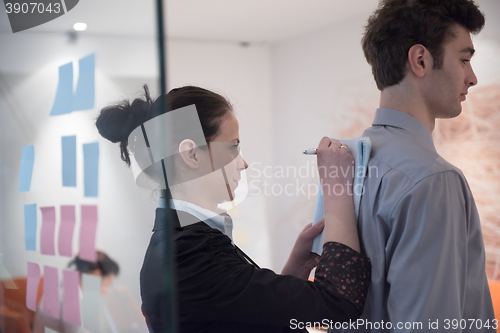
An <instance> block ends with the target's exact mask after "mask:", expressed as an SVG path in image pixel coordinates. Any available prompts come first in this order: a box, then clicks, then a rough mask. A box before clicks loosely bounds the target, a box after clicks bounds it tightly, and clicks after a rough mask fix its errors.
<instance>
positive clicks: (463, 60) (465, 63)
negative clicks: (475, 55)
mask: <svg viewBox="0 0 500 333" xmlns="http://www.w3.org/2000/svg"><path fill="white" fill-rule="evenodd" d="M462 62H463V63H464V65H467V63H468V62H470V60H469V59H462Z"/></svg>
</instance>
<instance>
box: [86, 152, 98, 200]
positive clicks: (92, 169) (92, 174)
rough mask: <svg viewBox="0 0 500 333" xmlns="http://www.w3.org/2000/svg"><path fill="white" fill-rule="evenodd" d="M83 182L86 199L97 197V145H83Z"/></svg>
mask: <svg viewBox="0 0 500 333" xmlns="http://www.w3.org/2000/svg"><path fill="white" fill-rule="evenodd" d="M83 181H84V184H83V185H84V194H85V196H86V197H97V192H98V181H99V143H97V142H93V143H86V144H84V145H83Z"/></svg>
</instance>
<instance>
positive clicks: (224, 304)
mask: <svg viewBox="0 0 500 333" xmlns="http://www.w3.org/2000/svg"><path fill="white" fill-rule="evenodd" d="M145 91H146V98H145V100H142V99H136V100H134V101H133V103H132V104H130V103H129V102H128V101H125V102H123V103H122V104H120V105H115V106H110V107H107V108H105V109H103V110H102V111H101V114H100V116H99V118H98V119H97V122H96V125H97V128H98V129H99V133H100V134H101V135H102V136H103V137H104V138H107V139H109V140H110V141H112V142H120V147H121V156H122V159H123V160H124V161H125V162H126V163H127V164H129V165H130V161H131V160H130V156H129V151H128V149H127V147H128V145H129V137H131V133H133V131H134V130H137V129H138V128H142V131H143V132H144V137H145V140H146V137H147V140H146V141H147V142H148V144H147V146H148V150H149V152H150V155H152V153H151V150H154V149H152V148H150V145H151V142H152V141H154V140H155V139H156V138H151V137H152V135H151V133H146V132H147V131H146V127H147V128H150V127H151V126H149V122H148V121H151V120H152V119H154V118H155V117H157V116H158V115H160V114H163V113H164V112H162V110H161V109H160V105H161V104H160V100H161V99H162V98H164V97H163V96H162V97H160V98H159V99H158V100H156V101H153V100H152V99H151V98H150V97H149V93H148V90H147V87H145ZM166 102H167V110H169V111H168V112H167V114H166V115H168V114H169V113H170V112H171V110H176V111H175V112H177V113H179V114H182V112H181V111H186V112H188V109H187V107H188V106H189V105H193V104H194V105H195V106H196V112H197V116H198V118H199V122H200V125H201V128H202V131H203V138H202V139H199V138H196V139H192V138H190V135H188V134H186V135H184V136H182V135H180V136H178V137H175V135H174V139H171V140H169V142H170V145H171V147H173V148H174V149H175V154H174V155H173V156H170V157H169V158H166V159H165V163H164V164H163V170H165V169H167V170H171V172H170V174H169V175H168V183H169V185H171V186H170V190H171V193H170V196H171V198H172V200H170V206H171V207H172V208H173V211H174V212H175V214H172V221H171V223H173V225H174V244H175V254H174V257H175V262H176V276H177V281H176V282H177V292H178V295H177V298H178V314H179V325H180V331H181V332H217V333H223V332H259V333H262V332H288V331H289V330H290V329H291V328H294V324H293V323H294V322H295V323H299V322H319V321H322V320H324V319H327V320H333V321H334V322H337V321H346V320H349V319H355V318H357V317H358V316H359V315H360V314H361V312H362V309H363V305H364V301H365V297H366V291H367V288H368V284H369V279H370V277H369V274H370V264H369V260H368V258H366V257H364V256H362V255H361V254H359V250H360V247H359V241H358V235H357V229H356V221H355V214H354V207H353V201H352V197H351V196H349V193H352V191H344V194H342V195H341V196H335V195H334V194H333V193H331V192H330V191H328V189H329V188H334V187H335V185H336V184H342V185H345V186H349V185H348V184H349V182H350V183H351V184H352V177H351V178H350V179H349V177H347V178H342V175H340V177H336V178H330V177H328V176H329V173H328V172H327V168H326V167H327V166H331V165H338V166H340V167H350V166H351V167H352V161H353V157H352V156H351V155H350V154H349V153H348V150H347V149H341V144H340V142H338V141H334V142H331V141H330V139H328V138H323V139H322V140H321V142H320V143H319V146H318V156H317V157H318V166H319V167H320V168H319V171H320V178H321V181H322V183H323V189H324V194H325V195H324V197H325V199H324V204H325V221H322V222H321V223H318V224H316V225H314V226H311V225H308V226H306V227H305V228H304V230H303V231H302V232H301V234H300V235H299V237H298V239H297V241H296V243H295V246H294V248H293V250H292V253H291V255H290V258H289V259H288V261H287V263H286V265H285V267H284V268H283V271H282V274H281V275H278V274H276V273H274V272H273V271H271V270H268V269H261V268H259V267H258V266H257V265H256V264H255V263H254V262H253V261H252V260H251V259H250V258H248V256H247V255H246V254H244V253H243V252H242V251H241V250H240V249H239V248H238V247H237V246H236V245H234V244H233V243H232V239H231V230H232V221H231V219H230V217H229V216H228V215H227V214H224V213H221V212H220V211H219V210H218V208H217V204H219V203H221V202H223V201H230V200H233V199H234V190H235V189H236V187H237V186H238V180H239V179H240V173H241V171H243V170H244V169H246V168H247V167H248V165H247V163H246V161H245V160H244V159H243V158H242V157H241V155H239V133H238V121H237V119H236V117H235V116H234V114H233V110H232V107H231V105H230V104H229V102H228V101H227V100H226V99H225V98H223V97H222V96H220V95H218V94H215V93H213V92H211V91H208V90H205V89H202V88H198V87H191V86H187V87H182V88H178V89H174V90H172V91H170V92H169V93H168V94H167V96H166ZM181 108H183V109H181ZM184 108H185V109H184ZM172 119H179V118H172ZM173 122H175V123H174V124H173V126H174V128H173V129H172V131H173V132H175V131H177V132H180V133H181V134H182V133H188V132H189V131H190V130H191V129H182V130H181V131H178V130H177V127H178V126H180V127H182V123H183V122H182V121H176V120H173ZM142 124H144V125H142ZM193 126H194V125H193ZM194 127H196V126H194ZM169 134H170V133H169ZM193 135H194V134H193ZM137 140H138V139H137V138H136V139H133V141H134V143H133V144H134V145H135V146H134V149H137V146H138V144H137ZM131 141H132V140H131ZM134 154H137V155H140V154H141V152H137V151H134ZM166 155H168V154H166ZM151 160H153V158H151ZM141 163H142V164H144V162H139V164H141ZM162 163H163V160H162ZM145 166H146V167H147V168H145V170H146V173H148V175H149V176H150V178H152V179H155V180H156V181H157V182H161V179H159V178H158V174H154V173H155V172H154V171H153V169H154V168H152V167H148V166H147V165H145ZM221 180H222V182H221ZM221 184H222V185H221ZM165 206H166V200H163V201H160V208H158V209H157V210H156V221H155V227H154V229H153V231H154V233H153V236H152V238H151V242H150V245H149V247H148V250H147V253H146V257H145V259H144V264H143V268H142V271H141V295H142V300H143V305H142V309H143V313H144V314H145V317H146V320H147V322H148V325H149V327H150V330H151V332H163V331H165V313H166V311H167V309H166V305H165V294H164V287H163V284H162V282H163V278H162V268H161V263H162V262H163V258H164V257H163V255H164V251H163V244H164V243H163V241H164V239H165V234H164V232H165V231H164V229H163V226H162V221H163V220H164V219H165V215H166V214H169V213H170V212H169V211H167V209H165V208H162V207H165ZM323 228H324V229H325V245H324V249H323V254H322V256H321V259H320V260H319V261H318V257H317V256H316V255H314V254H312V253H311V246H312V241H313V239H314V237H315V236H316V235H318V234H319V233H320V232H321V231H322V230H323ZM316 265H318V267H317V269H316V273H315V281H314V282H310V281H308V280H307V279H308V276H309V273H310V272H311V270H312V269H313V268H314V267H315V266H316ZM293 331H294V332H297V330H293Z"/></svg>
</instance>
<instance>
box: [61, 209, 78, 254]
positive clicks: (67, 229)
mask: <svg viewBox="0 0 500 333" xmlns="http://www.w3.org/2000/svg"><path fill="white" fill-rule="evenodd" d="M75 221H76V216H75V206H65V205H63V206H61V224H60V226H59V242H58V252H59V255H60V256H65V257H70V258H71V257H73V231H74V229H75Z"/></svg>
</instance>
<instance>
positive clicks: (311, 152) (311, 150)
mask: <svg viewBox="0 0 500 333" xmlns="http://www.w3.org/2000/svg"><path fill="white" fill-rule="evenodd" d="M317 152H318V150H317V149H316V148H309V149H306V150H304V155H316V153H317Z"/></svg>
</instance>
